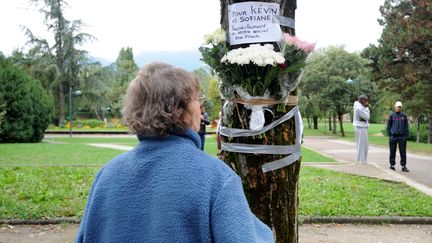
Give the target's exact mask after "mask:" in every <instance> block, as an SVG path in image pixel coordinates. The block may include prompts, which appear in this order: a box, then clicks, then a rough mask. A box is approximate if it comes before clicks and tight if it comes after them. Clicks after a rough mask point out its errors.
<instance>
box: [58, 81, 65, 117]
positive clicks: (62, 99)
mask: <svg viewBox="0 0 432 243" xmlns="http://www.w3.org/2000/svg"><path fill="white" fill-rule="evenodd" d="M58 91H59V94H58V99H59V100H58V123H59V125H63V124H64V123H65V119H66V112H65V93H64V89H63V85H62V84H61V83H60V84H59V90H58Z"/></svg>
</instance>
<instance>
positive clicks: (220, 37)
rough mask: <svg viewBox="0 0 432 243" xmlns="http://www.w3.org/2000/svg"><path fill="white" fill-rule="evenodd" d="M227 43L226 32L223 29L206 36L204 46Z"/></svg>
mask: <svg viewBox="0 0 432 243" xmlns="http://www.w3.org/2000/svg"><path fill="white" fill-rule="evenodd" d="M222 42H226V32H225V30H223V29H217V30H215V31H214V32H213V33H212V34H211V35H204V45H208V44H210V43H213V44H219V43H222Z"/></svg>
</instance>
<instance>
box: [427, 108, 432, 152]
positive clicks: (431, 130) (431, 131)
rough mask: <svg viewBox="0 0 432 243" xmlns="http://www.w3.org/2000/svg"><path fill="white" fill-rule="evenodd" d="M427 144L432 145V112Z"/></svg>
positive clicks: (431, 113)
mask: <svg viewBox="0 0 432 243" xmlns="http://www.w3.org/2000/svg"><path fill="white" fill-rule="evenodd" d="M427 143H429V144H431V143H432V112H429V133H428V141H427Z"/></svg>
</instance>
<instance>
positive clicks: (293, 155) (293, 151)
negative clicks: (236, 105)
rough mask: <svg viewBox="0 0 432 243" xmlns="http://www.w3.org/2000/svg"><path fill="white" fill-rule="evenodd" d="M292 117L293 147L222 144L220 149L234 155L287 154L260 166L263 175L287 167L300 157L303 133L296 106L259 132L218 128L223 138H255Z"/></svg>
mask: <svg viewBox="0 0 432 243" xmlns="http://www.w3.org/2000/svg"><path fill="white" fill-rule="evenodd" d="M292 117H294V121H295V130H296V142H295V144H294V145H260V144H242V143H224V142H223V143H222V147H221V149H222V150H224V151H229V152H235V153H250V154H289V155H288V156H286V157H284V158H282V159H279V160H275V161H272V162H268V163H265V164H263V165H262V166H261V169H262V170H263V172H264V173H266V172H269V171H273V170H277V169H280V168H283V167H285V166H288V165H290V164H292V163H294V162H295V161H297V160H298V159H299V158H300V156H301V136H302V131H303V123H302V121H301V115H300V110H299V108H298V106H296V107H294V108H293V109H292V110H290V111H289V112H287V113H286V114H285V115H284V116H282V117H281V118H279V119H277V120H276V121H273V122H272V123H270V124H268V125H267V126H265V127H263V128H262V129H259V130H249V129H238V128H227V127H222V126H221V127H220V128H219V133H220V134H221V135H222V136H225V137H250V136H257V135H260V134H262V133H265V132H267V131H269V130H270V129H272V128H274V127H276V126H278V125H280V124H282V123H283V122H285V121H287V120H289V119H291V118H292Z"/></svg>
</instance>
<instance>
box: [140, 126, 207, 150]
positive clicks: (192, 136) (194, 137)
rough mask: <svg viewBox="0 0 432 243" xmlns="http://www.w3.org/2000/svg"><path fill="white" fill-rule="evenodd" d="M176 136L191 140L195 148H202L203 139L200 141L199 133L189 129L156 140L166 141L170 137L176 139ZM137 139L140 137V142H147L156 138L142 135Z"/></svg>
mask: <svg viewBox="0 0 432 243" xmlns="http://www.w3.org/2000/svg"><path fill="white" fill-rule="evenodd" d="M176 136H178V137H183V138H187V139H189V140H191V142H192V143H193V144H195V146H196V147H197V148H200V147H201V139H200V136H199V135H198V133H197V132H195V131H194V130H193V129H192V128H188V129H186V130H185V131H183V132H182V133H178V132H170V133H169V135H168V136H167V137H162V138H161V137H158V138H156V139H164V138H168V139H169V138H170V137H176ZM137 137H138V140H139V141H142V140H145V139H155V137H146V136H144V135H141V134H137Z"/></svg>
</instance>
